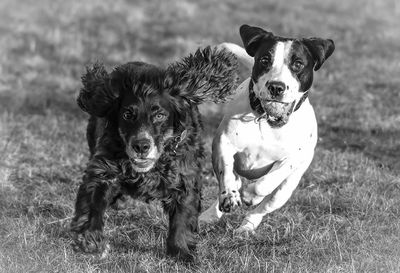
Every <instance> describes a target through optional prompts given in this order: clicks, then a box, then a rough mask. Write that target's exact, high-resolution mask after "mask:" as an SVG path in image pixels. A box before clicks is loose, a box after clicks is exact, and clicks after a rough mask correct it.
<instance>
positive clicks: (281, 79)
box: [240, 25, 335, 127]
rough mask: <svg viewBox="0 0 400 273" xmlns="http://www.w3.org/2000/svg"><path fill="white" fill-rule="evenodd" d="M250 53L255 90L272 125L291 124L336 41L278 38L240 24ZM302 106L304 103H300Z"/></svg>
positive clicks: (255, 94) (241, 34) (243, 38)
mask: <svg viewBox="0 0 400 273" xmlns="http://www.w3.org/2000/svg"><path fill="white" fill-rule="evenodd" d="M240 36H241V37H242V40H243V44H244V47H245V49H246V52H247V53H248V54H249V55H250V56H252V57H254V66H253V71H252V76H251V77H252V83H251V89H252V90H251V91H252V92H254V97H255V99H258V100H259V101H260V104H261V107H262V109H263V110H264V111H265V113H266V114H267V120H268V122H269V123H270V125H271V126H275V127H280V126H283V125H284V124H286V123H287V121H288V119H289V116H290V114H291V113H292V112H293V111H294V109H295V107H297V104H298V103H301V102H302V100H303V99H304V98H305V96H306V93H305V92H306V91H308V90H309V89H310V87H311V85H312V81H313V71H317V70H318V69H319V68H320V67H321V66H322V64H323V63H324V62H325V61H326V59H327V58H328V57H329V56H330V55H331V54H332V53H333V51H334V49H335V45H334V43H333V41H332V40H329V39H321V38H308V39H293V38H283V37H278V36H275V35H274V34H272V33H271V32H267V31H265V30H263V29H261V28H258V27H252V26H248V25H243V26H241V27H240ZM298 106H300V105H298Z"/></svg>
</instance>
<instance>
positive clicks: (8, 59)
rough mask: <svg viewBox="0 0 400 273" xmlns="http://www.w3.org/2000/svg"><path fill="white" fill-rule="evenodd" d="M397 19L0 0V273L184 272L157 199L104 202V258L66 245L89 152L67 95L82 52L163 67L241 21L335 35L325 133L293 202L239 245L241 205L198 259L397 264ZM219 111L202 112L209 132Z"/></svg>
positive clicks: (221, 267)
mask: <svg viewBox="0 0 400 273" xmlns="http://www.w3.org/2000/svg"><path fill="white" fill-rule="evenodd" d="M399 18H400V4H399V3H398V1H396V0H387V1H372V0H354V1H344V0H340V1H337V0H336V1H333V0H329V1H319V2H316V1H315V2H312V1H306V0H299V1H295V2H289V1H276V0H255V1H239V0H227V1H217V0H202V1H194V0H191V1H190V0H185V1H178V0H171V1H161V0H159V1H145V0H135V1H133V0H131V1H129V0H125V1H123V0H114V1H105V0H104V1H97V0H89V1H75V0H74V1H61V0H35V1H34V0H19V1H13V0H2V1H0V272H97V271H102V272H129V271H135V270H136V271H137V272H171V271H177V272H185V271H191V270H193V269H190V268H187V267H185V266H184V265H182V264H179V263H175V262H174V261H173V260H171V259H169V258H168V257H166V256H165V255H164V238H165V235H166V225H167V223H166V219H165V217H164V216H163V214H162V211H161V210H160V208H159V207H158V206H157V205H152V206H144V205H142V204H139V203H138V204H136V206H134V207H132V208H130V209H129V210H127V211H120V212H115V211H110V212H109V213H108V220H107V229H106V234H107V236H109V238H110V241H111V245H112V248H113V249H114V251H113V252H112V254H111V255H110V257H109V258H107V259H106V260H102V261H99V260H97V259H96V258H94V257H89V256H85V255H79V254H75V253H73V252H72V251H71V249H70V246H69V244H70V239H69V236H68V232H67V228H66V227H67V224H68V217H70V216H71V215H72V213H73V202H74V199H75V194H76V189H77V185H78V183H79V181H80V177H81V175H82V171H83V169H84V166H85V163H86V161H87V155H88V152H87V148H86V142H85V138H84V134H85V133H84V132H85V126H86V116H85V114H84V113H82V112H81V111H80V110H79V108H78V107H77V106H76V103H75V97H76V95H77V92H78V90H79V88H80V75H81V73H82V72H83V71H84V65H85V64H87V63H90V62H93V61H95V60H101V61H103V62H104V63H105V64H106V65H107V66H108V67H109V68H111V67H112V66H114V65H117V64H120V63H124V62H127V61H131V60H142V61H148V62H151V63H155V64H159V65H166V64H168V63H170V62H172V61H174V60H177V59H179V58H180V57H182V56H184V55H186V54H188V53H189V52H192V51H194V50H195V49H196V48H197V47H198V46H205V45H208V44H217V43H220V42H225V41H229V42H235V43H238V44H241V42H240V37H239V34H238V28H239V26H240V25H241V24H243V23H247V24H253V25H258V26H261V27H263V28H266V29H268V30H270V31H273V32H274V33H276V34H279V35H282V36H293V37H303V36H320V37H325V38H331V39H333V40H334V41H335V44H336V51H335V53H334V54H333V56H332V57H331V58H330V59H329V60H328V62H327V63H326V64H325V65H324V67H323V68H322V69H321V70H320V71H318V72H317V73H316V75H315V81H314V88H313V90H312V93H311V95H310V99H311V102H312V104H313V105H314V107H315V110H316V114H317V119H318V123H319V126H320V127H319V128H320V130H319V131H320V139H319V144H318V146H317V152H316V155H315V159H314V161H313V163H312V165H311V167H310V169H309V171H308V172H307V173H306V175H305V177H304V178H303V180H302V182H301V185H300V187H299V189H298V190H297V191H296V192H295V194H294V196H293V198H292V199H291V200H290V201H289V203H288V205H286V206H285V207H284V208H282V209H281V210H279V211H277V212H275V213H273V214H272V215H271V216H269V217H267V218H266V219H265V221H264V223H263V224H262V225H261V226H260V228H259V230H258V233H257V235H256V236H255V237H254V238H251V239H250V240H248V241H243V240H237V239H236V238H234V237H233V236H232V234H231V231H232V229H233V228H234V227H236V226H237V225H238V224H239V223H240V220H241V217H242V215H243V213H244V212H243V211H239V212H237V213H235V214H233V215H232V216H230V217H227V218H226V219H224V220H223V221H221V223H220V224H218V225H216V227H215V229H214V230H213V231H212V232H209V233H203V234H202V235H201V237H200V247H199V260H200V261H201V262H200V265H199V267H198V268H197V269H196V271H199V272H226V271H232V272H265V271H268V272H270V271H271V272H273V271H274V270H275V271H276V272H400V258H399V257H400V239H399V238H400V221H399V217H400V181H399V180H400V179H399V175H400V160H399V159H400V107H399V105H400V87H399V86H400V77H399V75H400V19H399ZM215 109H218V108H215V107H214V106H208V105H207V106H205V107H203V109H202V110H203V112H204V113H205V114H206V115H205V121H206V122H205V123H206V124H205V126H206V129H207V130H206V132H205V136H206V142H207V143H208V144H209V143H210V141H211V137H212V134H213V132H214V130H215V128H216V126H217V124H218V120H219V118H220V115H219V114H218V112H216V111H215ZM208 147H209V146H208ZM204 172H205V185H206V186H205V189H204V196H205V198H204V199H205V200H204V206H207V205H208V204H210V202H211V201H212V200H214V199H215V197H216V194H217V190H216V189H217V188H216V182H215V179H214V178H213V177H212V175H211V165H210V163H208V164H207V166H205V170H204ZM60 219H61V221H60ZM63 219H65V220H63Z"/></svg>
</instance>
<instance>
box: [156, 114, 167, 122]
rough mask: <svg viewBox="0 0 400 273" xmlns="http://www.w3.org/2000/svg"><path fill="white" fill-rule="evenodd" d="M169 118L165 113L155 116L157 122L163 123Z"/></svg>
mask: <svg viewBox="0 0 400 273" xmlns="http://www.w3.org/2000/svg"><path fill="white" fill-rule="evenodd" d="M166 117H167V116H166V115H165V114H163V113H157V114H156V115H155V116H154V119H155V121H163V120H164V119H165V118H166Z"/></svg>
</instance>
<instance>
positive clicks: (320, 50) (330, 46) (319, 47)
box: [302, 38, 335, 71]
mask: <svg viewBox="0 0 400 273" xmlns="http://www.w3.org/2000/svg"><path fill="white" fill-rule="evenodd" d="M302 41H303V43H304V44H305V45H306V47H307V48H308V50H309V51H310V53H311V56H312V57H313V58H314V61H315V66H314V71H317V70H318V69H320V68H321V66H322V64H323V63H324V62H325V61H326V60H327V59H328V58H329V56H331V55H332V53H333V51H334V50H335V44H334V42H333V41H332V40H330V39H321V38H308V39H303V40H302Z"/></svg>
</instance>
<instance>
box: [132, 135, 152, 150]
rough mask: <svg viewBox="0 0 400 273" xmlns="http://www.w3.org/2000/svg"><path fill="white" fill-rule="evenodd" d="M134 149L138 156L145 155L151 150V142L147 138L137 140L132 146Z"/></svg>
mask: <svg viewBox="0 0 400 273" xmlns="http://www.w3.org/2000/svg"><path fill="white" fill-rule="evenodd" d="M132 148H133V150H134V151H135V152H137V153H138V154H145V153H147V152H148V151H149V150H150V140H148V139H146V138H144V139H138V140H135V141H134V142H133V144H132Z"/></svg>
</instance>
